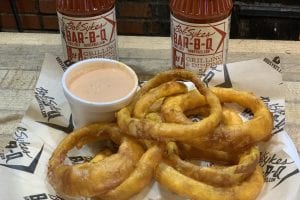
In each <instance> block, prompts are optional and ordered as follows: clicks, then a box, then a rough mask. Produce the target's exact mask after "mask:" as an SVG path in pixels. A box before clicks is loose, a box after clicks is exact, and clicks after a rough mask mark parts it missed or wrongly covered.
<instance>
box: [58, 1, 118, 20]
mask: <svg viewBox="0 0 300 200" xmlns="http://www.w3.org/2000/svg"><path fill="white" fill-rule="evenodd" d="M115 2H116V1H115V0H57V1H56V9H57V12H59V13H61V14H63V15H67V16H70V17H93V16H97V15H102V14H104V13H107V12H109V11H110V10H112V9H113V8H114V6H115Z"/></svg>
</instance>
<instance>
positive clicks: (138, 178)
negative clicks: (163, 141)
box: [98, 145, 162, 200]
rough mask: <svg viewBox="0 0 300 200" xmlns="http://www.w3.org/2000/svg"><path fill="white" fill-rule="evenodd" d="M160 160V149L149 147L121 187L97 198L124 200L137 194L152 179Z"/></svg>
mask: <svg viewBox="0 0 300 200" xmlns="http://www.w3.org/2000/svg"><path fill="white" fill-rule="evenodd" d="M161 159H162V149H161V148H160V147H158V146H156V145H154V146H152V147H150V148H149V149H148V150H147V151H146V152H145V153H144V154H143V156H142V157H141V159H140V160H139V162H138V163H137V166H136V168H135V170H134V171H133V172H132V173H131V174H130V176H129V177H128V178H127V179H126V180H125V181H124V182H123V183H121V185H119V186H118V187H116V188H115V189H112V190H110V191H109V192H108V193H106V194H104V195H101V196H98V198H99V199H105V200H126V199H129V198H130V197H132V196H133V195H135V194H137V193H139V192H140V191H141V190H142V189H143V188H144V187H146V186H147V185H148V184H149V183H150V181H151V180H152V178H153V175H154V171H155V168H156V166H157V165H158V164H159V162H160V161H161Z"/></svg>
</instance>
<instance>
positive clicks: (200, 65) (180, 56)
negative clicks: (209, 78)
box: [169, 0, 233, 74]
mask: <svg viewBox="0 0 300 200" xmlns="http://www.w3.org/2000/svg"><path fill="white" fill-rule="evenodd" d="M169 3H170V11H171V39H172V67H173V68H182V69H187V70H190V71H193V72H195V73H198V74H203V73H204V72H205V71H206V69H207V68H209V67H212V66H215V65H218V64H222V63H226V58H227V49H228V40H229V30H230V16H231V10H232V6H233V3H232V0H170V2H169Z"/></svg>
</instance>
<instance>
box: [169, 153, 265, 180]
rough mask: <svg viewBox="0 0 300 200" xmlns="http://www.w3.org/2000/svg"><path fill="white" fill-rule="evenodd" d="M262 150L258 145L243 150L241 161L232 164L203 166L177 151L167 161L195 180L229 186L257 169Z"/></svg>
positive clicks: (240, 156)
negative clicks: (188, 159) (185, 158)
mask: <svg viewBox="0 0 300 200" xmlns="http://www.w3.org/2000/svg"><path fill="white" fill-rule="evenodd" d="M259 155H260V152H259V150H258V148H257V147H252V148H251V149H249V150H247V151H245V152H243V153H242V154H241V155H239V156H238V157H239V161H238V163H237V164H236V165H231V166H219V165H216V166H210V167H202V166H198V165H195V164H192V163H190V162H188V161H185V160H182V159H181V158H180V157H179V156H178V155H176V154H175V153H173V154H171V155H169V156H168V157H167V158H166V159H165V161H166V162H167V163H169V164H170V165H171V166H173V167H174V168H175V169H176V170H177V171H179V172H180V173H182V174H184V175H186V176H188V177H191V178H193V179H195V180H198V181H202V182H205V183H208V184H210V185H216V186H229V185H233V184H237V183H240V182H242V181H243V180H244V179H245V178H247V177H249V176H250V175H251V174H252V173H253V172H254V170H255V168H256V165H257V164H258V161H259Z"/></svg>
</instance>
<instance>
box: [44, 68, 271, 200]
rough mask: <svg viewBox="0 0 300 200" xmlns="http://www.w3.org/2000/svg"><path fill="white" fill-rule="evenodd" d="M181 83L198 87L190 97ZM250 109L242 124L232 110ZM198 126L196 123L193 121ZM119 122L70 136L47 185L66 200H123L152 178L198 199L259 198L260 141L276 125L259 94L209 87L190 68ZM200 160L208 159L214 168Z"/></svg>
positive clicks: (144, 92) (150, 86)
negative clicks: (75, 158)
mask: <svg viewBox="0 0 300 200" xmlns="http://www.w3.org/2000/svg"><path fill="white" fill-rule="evenodd" d="M183 81H190V82H192V83H193V84H194V85H195V89H194V90H191V91H189V90H188V88H187V86H186V85H185V84H184V82H183ZM230 103H233V104H239V106H242V107H244V108H245V109H250V110H251V112H252V113H253V118H252V119H250V120H247V121H245V120H242V118H241V117H240V116H239V114H238V112H237V111H236V110H234V108H231V107H228V106H227V104H230ZM195 116H196V117H197V120H193V119H194V118H193V117H195ZM116 117H117V124H115V123H99V124H92V125H88V126H86V127H84V128H82V129H79V130H77V131H74V132H73V133H71V134H70V135H68V136H67V137H66V138H65V139H64V140H62V142H61V143H60V144H59V145H58V147H57V148H56V149H55V151H54V152H53V155H52V157H51V158H50V160H49V167H48V179H49V182H50V184H51V185H52V186H53V188H54V189H55V190H56V191H57V192H58V193H59V194H62V195H63V196H72V197H92V199H99V200H117V199H118V200H122V199H124V200H126V199H130V198H131V197H132V196H133V195H135V194H137V193H139V192H140V191H141V190H142V189H143V188H144V187H146V186H147V185H148V184H149V183H150V182H151V180H152V178H155V179H156V180H157V181H158V182H159V183H160V184H162V185H164V186H165V187H167V188H168V189H169V190H171V191H172V192H174V193H176V194H178V195H180V196H183V197H188V198H191V199H197V200H219V199H225V200H227V199H228V200H229V199H230V200H254V199H256V197H257V196H258V194H259V193H260V191H261V188H262V186H263V175H262V170H261V168H260V167H259V166H258V161H259V150H258V148H257V146H256V144H257V143H259V142H264V141H267V140H268V139H269V138H270V137H271V131H272V128H273V120H272V116H271V113H270V112H269V111H268V109H267V108H266V106H265V105H264V103H263V102H262V101H261V100H260V99H259V98H257V97H256V96H255V95H254V94H251V93H248V92H244V91H237V90H234V89H225V88H207V87H205V86H204V84H203V83H202V82H201V81H200V80H199V78H198V77H197V75H195V74H193V73H191V72H188V71H186V70H171V71H166V72H162V73H160V74H158V75H156V76H155V77H154V78H152V79H151V80H149V81H148V82H146V83H145V84H144V85H143V86H142V87H141V89H140V90H139V91H138V92H137V94H136V95H135V97H134V99H133V100H132V102H131V103H130V104H129V105H128V106H126V107H124V108H122V109H121V110H120V111H118V112H117V113H116ZM99 140H100V141H101V140H110V141H112V142H113V143H114V144H116V145H118V146H119V147H118V149H117V150H116V149H110V148H104V149H102V150H101V151H100V152H99V153H98V154H97V155H95V157H94V158H93V159H92V160H90V161H89V162H85V163H82V164H76V165H66V164H64V160H65V158H66V156H67V153H68V151H69V150H71V149H72V148H73V147H78V148H81V147H82V146H83V145H86V144H89V143H92V142H95V141H99ZM194 160H197V162H199V161H200V162H202V161H208V162H209V163H210V164H209V166H199V165H198V164H194V162H192V161H194Z"/></svg>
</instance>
